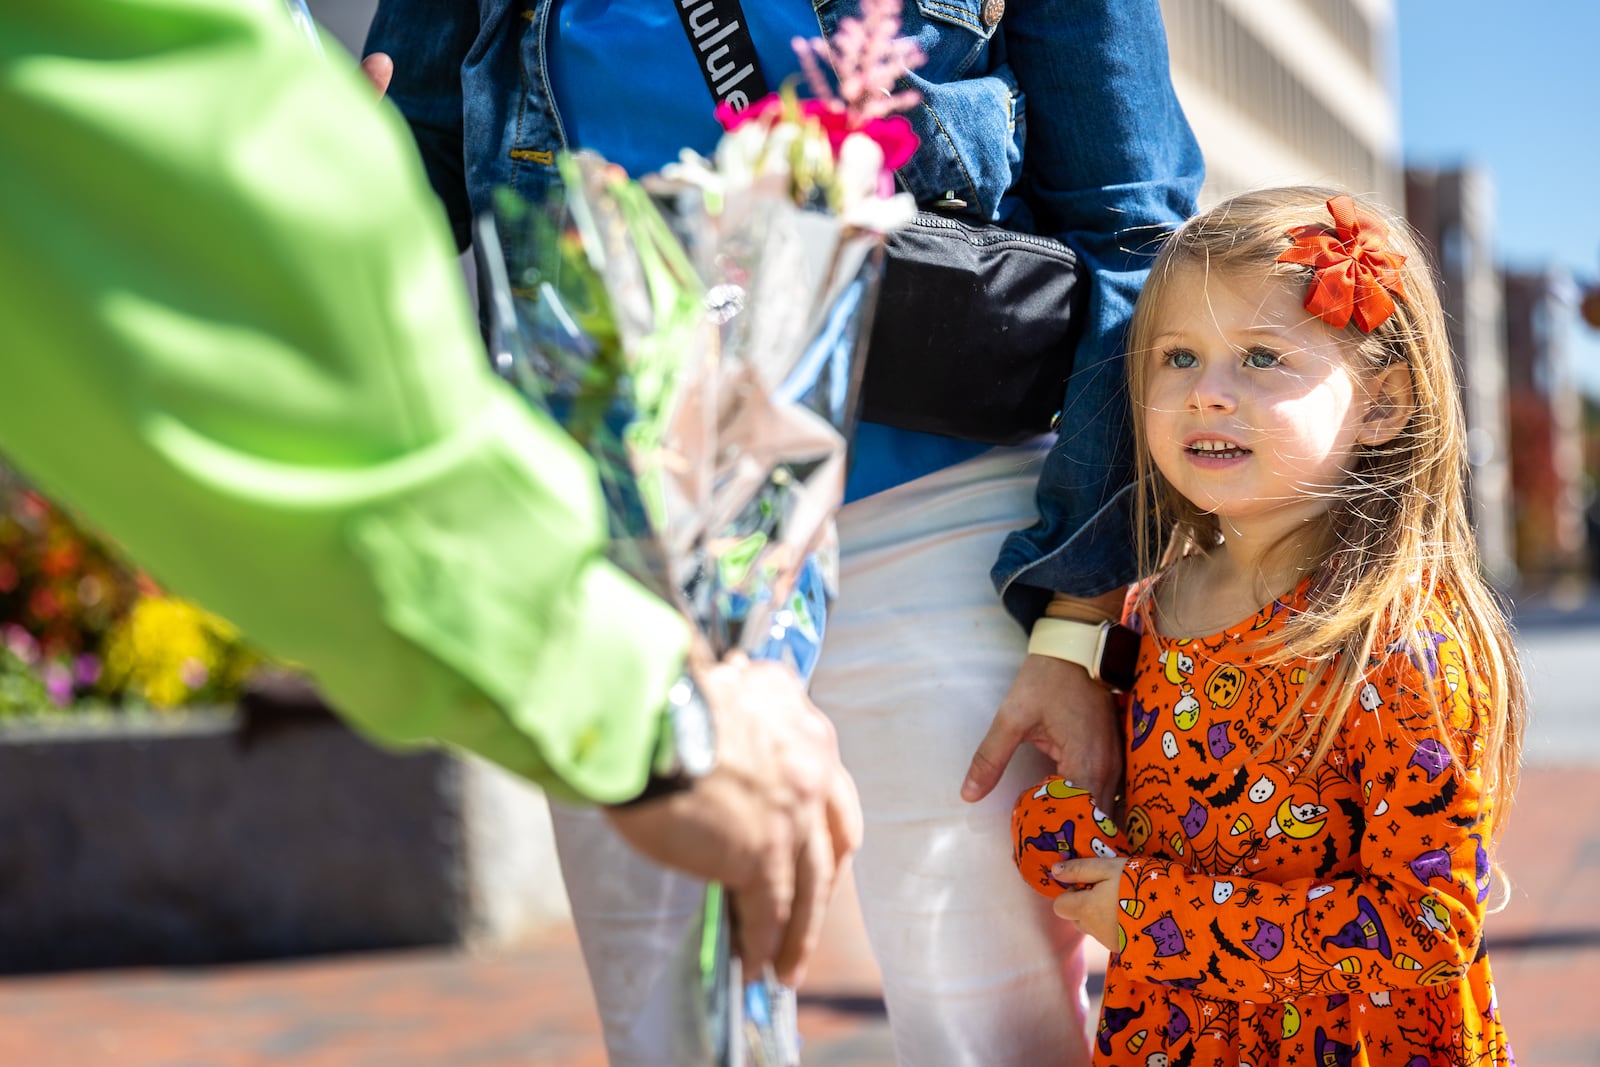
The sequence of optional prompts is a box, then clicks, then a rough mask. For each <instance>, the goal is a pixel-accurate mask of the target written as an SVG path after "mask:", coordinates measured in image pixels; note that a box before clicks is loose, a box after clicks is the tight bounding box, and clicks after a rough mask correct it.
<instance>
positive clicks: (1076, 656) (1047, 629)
mask: <svg viewBox="0 0 1600 1067" xmlns="http://www.w3.org/2000/svg"><path fill="white" fill-rule="evenodd" d="M1028 652H1029V654H1030V655H1035V656H1050V657H1052V658H1054V659H1064V660H1066V661H1067V662H1069V663H1076V664H1078V665H1079V666H1081V667H1082V668H1083V669H1084V670H1086V671H1088V672H1089V677H1090V678H1093V679H1094V680H1095V681H1097V682H1100V683H1102V684H1104V685H1107V686H1110V687H1111V688H1112V689H1116V690H1119V691H1121V692H1127V691H1128V690H1129V689H1132V688H1133V677H1134V669H1135V668H1136V667H1137V666H1138V665H1139V634H1138V632H1137V631H1135V630H1130V629H1128V628H1127V627H1126V626H1123V625H1122V624H1121V623H1116V622H1078V621H1076V620H1074V619H1050V618H1042V619H1040V620H1039V621H1037V622H1035V623H1034V624H1033V633H1032V634H1031V635H1030V636H1029V637H1028Z"/></svg>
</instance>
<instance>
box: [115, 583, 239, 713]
mask: <svg viewBox="0 0 1600 1067" xmlns="http://www.w3.org/2000/svg"><path fill="white" fill-rule="evenodd" d="M105 649H106V652H105V675H104V677H103V685H104V688H105V689H106V690H107V691H108V692H113V693H115V692H124V693H126V694H127V695H128V696H130V697H133V698H136V699H142V700H144V701H147V702H149V703H150V704H151V705H153V706H155V707H158V708H175V707H178V706H179V705H182V704H186V703H191V702H193V701H194V700H195V699H196V698H200V697H208V698H211V699H218V700H220V699H231V698H232V696H233V693H234V691H235V690H236V689H237V687H238V683H239V681H240V679H241V678H242V677H243V675H244V673H245V671H246V670H247V669H248V667H249V666H250V664H251V663H252V662H254V659H255V657H254V656H252V655H251V654H250V653H249V652H247V651H246V650H245V649H243V648H242V647H241V646H240V644H239V634H238V631H237V630H235V629H234V628H233V626H232V625H231V624H229V623H228V622H226V621H225V620H223V619H220V618H218V617H217V616H215V615H212V614H210V613H209V612H207V611H204V610H202V609H201V608H199V607H197V606H195V605H194V604H191V603H189V602H188V601H186V600H180V599H178V598H176V597H167V596H146V597H142V598H141V599H140V600H139V601H137V602H136V603H135V604H134V606H133V610H132V611H130V612H129V613H128V614H127V616H126V617H124V618H123V619H121V620H119V621H118V622H117V623H116V624H115V625H114V626H113V627H112V630H111V632H110V634H109V635H108V636H107V639H106V646H105Z"/></svg>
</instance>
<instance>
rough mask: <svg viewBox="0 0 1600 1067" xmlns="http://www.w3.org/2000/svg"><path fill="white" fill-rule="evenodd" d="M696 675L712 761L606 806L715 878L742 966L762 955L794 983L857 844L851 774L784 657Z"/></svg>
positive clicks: (622, 822)
mask: <svg viewBox="0 0 1600 1067" xmlns="http://www.w3.org/2000/svg"><path fill="white" fill-rule="evenodd" d="M697 680H698V681H699V683H700V687H701V690H702V692H704V694H705V696H706V701H707V703H709V704H710V706H711V710H712V716H713V719H714V721H715V724H716V731H717V765H716V767H715V769H714V770H712V772H711V773H710V774H708V775H706V776H705V777H704V778H702V779H701V780H700V781H698V782H696V783H695V785H694V788H692V789H689V790H686V791H684V792H682V793H676V794H672V795H669V796H666V797H663V798H661V799H659V800H652V801H647V802H645V803H642V804H635V805H629V806H625V807H620V808H610V809H608V815H609V817H610V819H611V822H612V825H614V826H615V827H616V829H617V831H618V832H619V833H621V834H622V836H623V837H624V838H625V839H626V840H627V841H628V843H629V844H631V845H632V846H633V847H634V848H636V849H638V850H639V851H640V852H642V853H644V854H645V855H647V856H649V857H650V858H652V859H654V860H655V861H656V862H658V863H660V864H662V865H663V866H667V867H673V868H676V869H679V870H683V871H687V872H689V873H690V874H694V875H697V876H699V877H701V878H705V879H707V880H709V881H717V882H721V883H722V884H723V886H724V887H726V889H727V890H728V892H729V893H730V895H731V896H732V898H733V906H734V907H733V914H734V935H735V938H736V940H737V944H738V949H739V956H740V959H741V961H742V963H743V965H744V968H745V973H746V974H758V973H760V969H761V968H762V967H764V966H765V965H766V964H768V963H771V964H773V965H774V968H775V970H776V971H777V975H778V978H779V980H780V981H782V982H784V983H785V984H787V985H791V986H793V985H798V984H799V983H800V981H801V979H802V978H803V976H804V970H805V966H806V963H807V962H808V961H809V959H810V957H811V953H812V952H813V950H815V948H816V947H817V942H818V940H819V939H820V938H821V934H822V919H823V915H824V912H825V911H826V909H827V905H828V901H829V899H830V898H831V897H832V895H833V887H834V885H835V883H836V882H837V880H838V877H839V874H840V871H841V869H842V866H843V864H844V863H845V861H846V860H847V858H848V857H849V855H850V853H852V852H854V851H855V849H856V848H857V846H859V845H860V843H861V804H860V801H859V799H858V798H857V797H856V790H855V783H854V782H853V781H852V780H851V778H850V775H849V774H848V773H847V772H846V771H845V769H844V766H843V765H842V764H841V763H840V762H839V743H838V739H837V738H836V736H835V735H834V731H833V724H832V723H830V722H828V720H827V719H826V718H825V717H824V716H823V715H822V713H821V712H820V711H818V710H817V708H816V706H815V705H813V704H812V703H811V701H810V699H809V698H808V697H807V696H806V694H805V690H804V689H803V688H802V687H801V685H800V683H799V681H798V679H796V678H795V676H794V673H793V672H792V671H790V670H789V669H788V668H786V667H782V666H779V665H778V664H774V663H763V662H750V661H748V660H745V659H743V658H736V659H733V660H731V661H729V662H725V663H721V664H718V665H717V666H715V667H712V668H710V669H709V670H704V671H700V672H697Z"/></svg>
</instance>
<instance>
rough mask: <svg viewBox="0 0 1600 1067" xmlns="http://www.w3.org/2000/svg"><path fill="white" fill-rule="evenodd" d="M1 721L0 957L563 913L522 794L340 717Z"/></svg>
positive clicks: (208, 952)
mask: <svg viewBox="0 0 1600 1067" xmlns="http://www.w3.org/2000/svg"><path fill="white" fill-rule="evenodd" d="M241 736H242V735H241V734H240V732H239V729H238V723H237V720H236V719H235V718H233V717H231V716H225V715H212V716H192V717H188V718H185V719H184V720H182V721H180V722H176V723H170V722H159V721H143V722H139V721H130V722H116V723H113V724H109V725H104V724H102V725H95V724H92V723H90V724H75V725H72V726H61V725H50V726H44V725H37V724H35V725H12V726H6V727H4V728H0V972H3V973H17V972H24V971H41V970H57V969H65V968H78V967H100V966H122V965H140V964H192V963H215V962H223V961H230V960H242V959H260V958H269V957H280V956H294V955H305V954H312V953H324V952H339V951H349V950H367V949H379V948H398V947H406V946H418V945H442V944H466V943H484V942H488V943H505V942H509V941H514V940H516V939H518V938H520V937H522V936H524V935H526V934H528V933H531V932H533V931H534V930H536V929H538V928H539V927H541V926H543V925H544V924H546V923H549V922H551V921H554V920H556V919H559V918H561V917H562V916H563V915H564V914H565V908H566V900H565V896H564V894H563V893H562V890H561V884H560V878H559V875H558V873H557V869H556V864H555V859H554V852H553V847H552V845H551V842H550V831H549V818H548V813H547V811H546V809H545V803H544V800H543V798H542V797H541V796H540V795H539V794H538V793H537V791H535V790H533V789H531V788H529V787H527V786H525V785H523V784H522V783H520V782H517V781H515V780H512V779H511V778H510V777H509V776H507V775H505V774H503V773H501V772H499V771H498V770H496V769H494V768H492V767H490V766H488V765H487V764H483V763H480V762H477V761H475V760H467V759H463V758H461V757H457V756H454V755H448V754H445V753H442V752H421V753H415V754H409V755H405V756H395V755H390V754H387V753H384V752H382V751H380V750H378V749H376V748H373V747H372V746H371V745H369V744H367V743H366V742H365V741H363V740H361V739H360V738H358V737H357V736H355V735H354V734H352V733H351V732H350V731H349V730H348V729H346V728H345V727H344V726H342V725H341V724H339V723H337V722H335V721H333V720H328V721H326V722H319V723H312V724H309V725H297V726H295V727H294V728H292V729H287V730H283V731H278V732H274V733H272V734H270V735H268V736H265V737H262V738H260V739H258V740H253V741H252V742H251V743H250V744H248V745H245V744H242V743H241Z"/></svg>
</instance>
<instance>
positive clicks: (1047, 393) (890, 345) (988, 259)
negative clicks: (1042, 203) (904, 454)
mask: <svg viewBox="0 0 1600 1067" xmlns="http://www.w3.org/2000/svg"><path fill="white" fill-rule="evenodd" d="M888 251H889V254H888V258H887V259H886V260H885V263H884V274H883V283H882V287H881V288H880V290H879V293H878V306H877V309H876V311H875V313H874V316H873V320H872V338H871V342H870V343H869V344H868V346H867V362H866V368H865V370H864V371H863V377H862V383H861V393H862V410H861V417H862V418H864V419H866V420H868V421H869V422H878V423H884V424H886V425H889V426H896V427H899V428H900V429H904V430H917V431H921V432H924V433H937V434H944V435H945V436H947V437H959V438H963V439H966V440H969V441H981V442H985V443H987V444H995V445H1008V444H1016V443H1018V442H1020V441H1025V440H1027V439H1028V438H1030V437H1034V436H1037V435H1039V434H1042V433H1046V432H1048V431H1050V430H1052V429H1054V428H1055V427H1054V419H1055V416H1056V413H1057V412H1058V411H1059V410H1060V408H1061V401H1062V396H1063V395H1064V393H1065V391H1066V383H1067V377H1068V375H1070V374H1071V373H1072V353H1073V349H1074V348H1075V347H1076V345H1077V340H1078V335H1079V333H1080V332H1081V330H1082V327H1083V320H1084V316H1085V305H1086V303H1087V299H1088V288H1089V287H1088V285H1087V284H1086V283H1083V282H1082V275H1081V273H1080V267H1079V264H1078V256H1077V253H1075V252H1073V251H1072V249H1071V248H1068V247H1067V246H1066V245H1064V244H1062V243H1061V242H1060V241H1056V240H1052V239H1051V238H1048V237H1040V236H1038V235H1036V234H1030V233H1019V232H1017V231H1015V230H1006V229H1002V228H1000V227H999V226H974V225H971V224H969V223H966V222H963V221H961V220H959V219H953V218H950V217H948V216H945V215H940V214H937V213H934V212H930V211H919V212H918V213H917V218H916V221H915V222H914V223H912V224H911V225H910V226H907V227H905V228H903V229H900V230H897V231H896V232H895V233H893V234H892V235H891V236H890V238H889V250H888Z"/></svg>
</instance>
